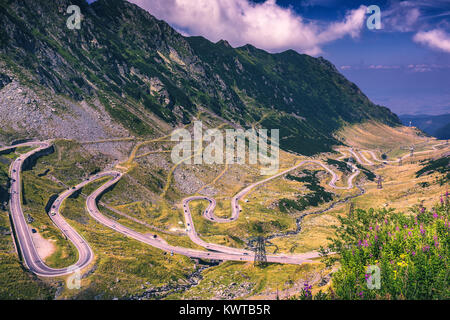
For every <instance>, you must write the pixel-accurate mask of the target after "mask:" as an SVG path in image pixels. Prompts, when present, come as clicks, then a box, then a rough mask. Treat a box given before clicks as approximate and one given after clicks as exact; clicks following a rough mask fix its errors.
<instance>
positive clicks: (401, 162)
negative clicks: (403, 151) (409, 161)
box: [398, 157, 403, 166]
mask: <svg viewBox="0 0 450 320" xmlns="http://www.w3.org/2000/svg"><path fill="white" fill-rule="evenodd" d="M402 164H403V158H402V157H400V161H399V162H398V165H399V166H401V165H402Z"/></svg>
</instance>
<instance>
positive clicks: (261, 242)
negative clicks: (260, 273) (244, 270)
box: [254, 236, 267, 267]
mask: <svg viewBox="0 0 450 320" xmlns="http://www.w3.org/2000/svg"><path fill="white" fill-rule="evenodd" d="M254 264H255V266H258V267H264V266H265V265H266V264H267V256H266V239H264V237H262V236H259V237H258V238H257V239H256V247H255V262H254Z"/></svg>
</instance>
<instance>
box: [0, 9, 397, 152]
mask: <svg viewBox="0 0 450 320" xmlns="http://www.w3.org/2000/svg"><path fill="white" fill-rule="evenodd" d="M71 4H76V5H78V6H79V7H80V8H81V12H82V15H83V19H82V22H81V29H80V30H69V29H68V28H67V27H66V20H67V18H68V17H69V15H68V14H67V13H66V9H67V7H68V6H69V5H71ZM0 74H2V76H1V77H0V90H1V91H0V112H1V113H2V114H7V117H6V118H5V119H4V121H2V124H1V126H0V134H1V135H2V136H3V140H5V139H8V137H12V136H17V137H24V136H38V137H66V138H75V139H98V138H105V137H111V136H128V135H135V136H153V135H158V134H160V133H162V132H167V131H169V130H171V128H172V127H174V126H176V125H179V124H182V123H188V122H190V121H191V120H192V118H193V117H194V115H195V114H196V113H197V111H198V109H199V108H203V109H206V110H208V111H209V112H212V113H215V114H216V115H218V116H220V117H222V118H224V119H226V120H227V121H231V122H233V123H237V124H240V125H241V126H243V127H248V126H251V125H252V124H255V123H259V124H260V125H261V126H263V127H265V128H269V129H270V128H279V129H281V130H280V137H281V146H282V148H284V149H288V150H292V151H296V152H299V153H302V154H313V153H316V152H321V151H327V150H329V149H330V147H331V146H332V145H333V144H336V143H338V142H337V141H335V140H334V138H333V137H332V133H333V132H334V131H335V130H337V129H339V128H340V127H341V126H343V125H346V124H349V123H355V122H363V121H368V120H375V121H381V122H384V123H388V124H390V125H397V124H398V123H399V121H398V118H397V116H395V115H394V114H392V113H391V112H390V111H389V110H388V109H387V108H384V107H380V106H376V105H374V104H373V103H371V102H370V101H369V100H368V99H367V97H366V96H365V95H364V94H363V93H362V92H361V91H360V90H359V89H358V88H357V87H356V85H354V84H353V83H351V82H349V81H348V80H346V79H345V78H344V77H343V76H342V75H341V74H340V73H339V72H338V71H337V70H336V69H335V68H334V66H333V65H332V64H331V63H329V62H328V61H326V60H324V59H322V58H318V59H316V58H313V57H310V56H307V55H300V54H298V53H296V52H294V51H286V52H283V53H280V54H269V53H267V52H265V51H263V50H259V49H256V48H254V47H252V46H250V45H247V46H244V47H240V48H232V47H231V46H230V45H229V44H228V43H227V42H226V41H219V42H218V43H211V42H210V41H208V40H206V39H204V38H202V37H183V36H182V35H180V34H179V33H177V32H176V31H175V30H174V29H172V28H171V27H170V26H169V25H168V24H166V23H165V22H163V21H159V20H157V19H155V18H154V17H153V16H151V15H150V14H149V13H148V12H146V11H144V10H142V9H140V8H139V7H137V6H135V5H132V4H130V3H128V2H126V1H123V0H98V1H96V2H94V3H93V4H91V5H88V4H87V3H85V2H84V1H83V0H70V1H69V0H57V1H46V0H23V1H12V0H0ZM8 79H9V80H8Z"/></svg>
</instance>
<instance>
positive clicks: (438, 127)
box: [399, 114, 450, 139]
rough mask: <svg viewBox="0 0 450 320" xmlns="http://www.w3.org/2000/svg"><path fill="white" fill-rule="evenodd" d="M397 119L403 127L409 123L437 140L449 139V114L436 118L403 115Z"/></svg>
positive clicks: (424, 115)
mask: <svg viewBox="0 0 450 320" xmlns="http://www.w3.org/2000/svg"><path fill="white" fill-rule="evenodd" d="M399 117H400V120H401V121H402V123H403V124H404V125H405V126H407V125H409V124H410V122H411V125H413V126H415V127H417V128H419V129H420V130H422V131H424V132H426V133H428V134H429V135H432V136H434V137H436V138H438V139H449V137H450V114H442V115H438V116H433V115H426V114H422V115H407V114H405V115H400V116H399Z"/></svg>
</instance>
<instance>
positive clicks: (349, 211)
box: [348, 202, 354, 218]
mask: <svg viewBox="0 0 450 320" xmlns="http://www.w3.org/2000/svg"><path fill="white" fill-rule="evenodd" d="M353 210H354V208H353V202H350V208H349V209H348V216H349V217H350V218H351V217H352V216H353Z"/></svg>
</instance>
